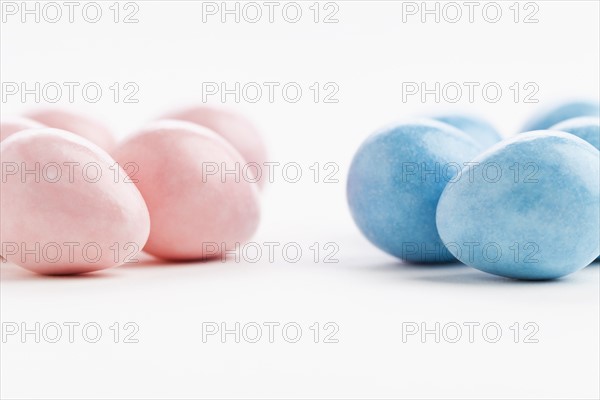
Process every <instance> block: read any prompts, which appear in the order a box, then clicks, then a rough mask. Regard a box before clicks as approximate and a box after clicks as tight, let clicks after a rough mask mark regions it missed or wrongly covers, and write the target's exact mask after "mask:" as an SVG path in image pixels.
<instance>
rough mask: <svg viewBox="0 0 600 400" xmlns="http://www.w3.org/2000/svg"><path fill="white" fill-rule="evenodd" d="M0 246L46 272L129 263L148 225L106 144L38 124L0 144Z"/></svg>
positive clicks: (10, 257)
mask: <svg viewBox="0 0 600 400" xmlns="http://www.w3.org/2000/svg"><path fill="white" fill-rule="evenodd" d="M0 156H1V158H2V180H1V181H0V193H1V195H0V216H1V220H0V237H1V243H0V248H1V249H2V250H1V252H2V255H3V256H4V258H6V259H8V260H9V261H11V262H13V263H15V264H17V265H20V266H22V267H24V268H26V269H28V270H30V271H33V272H36V273H39V274H45V275H65V274H81V273H86V272H92V271H96V270H101V269H105V268H109V267H113V266H115V265H119V264H121V263H124V262H134V260H135V255H136V254H137V253H138V252H139V251H141V249H142V247H143V246H144V244H145V243H146V240H147V238H148V234H149V231H150V218H149V215H148V209H147V208H146V204H145V203H144V200H143V199H142V196H141V194H140V192H139V191H138V190H137V188H136V186H135V185H134V184H133V183H131V182H129V179H128V177H127V175H126V174H125V172H124V171H123V170H122V169H121V168H120V167H119V166H118V164H117V163H116V161H114V160H113V159H112V158H111V157H110V156H109V155H108V154H107V153H106V152H105V151H104V150H102V149H101V148H100V147H98V146H96V145H95V144H93V143H91V142H90V141H88V140H86V139H83V138H81V137H79V136H77V135H74V134H72V133H70V132H65V131H62V130H58V129H51V128H39V129H29V130H26V131H22V132H18V133H16V134H14V135H12V136H10V137H9V138H8V139H6V140H4V141H2V143H0Z"/></svg>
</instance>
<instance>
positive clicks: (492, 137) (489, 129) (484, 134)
mask: <svg viewBox="0 0 600 400" xmlns="http://www.w3.org/2000/svg"><path fill="white" fill-rule="evenodd" d="M434 119H435V120H437V121H441V122H444V123H446V124H449V125H452V126H453V127H455V128H458V129H460V130H461V131H463V132H465V133H466V134H467V135H469V136H471V137H472V138H473V140H475V141H476V142H479V143H481V144H482V145H483V146H484V147H485V148H488V147H490V146H493V145H494V144H496V143H498V142H499V141H501V140H502V136H500V134H499V133H498V131H497V130H496V129H495V128H494V127H493V126H492V125H490V124H489V123H487V122H486V121H484V120H482V119H480V118H476V117H472V116H466V115H443V116H439V117H435V118H434Z"/></svg>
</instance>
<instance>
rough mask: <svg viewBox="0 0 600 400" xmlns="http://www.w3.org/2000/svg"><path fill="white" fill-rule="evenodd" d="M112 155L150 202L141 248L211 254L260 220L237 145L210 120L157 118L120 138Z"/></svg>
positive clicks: (165, 253) (171, 255)
mask: <svg viewBox="0 0 600 400" xmlns="http://www.w3.org/2000/svg"><path fill="white" fill-rule="evenodd" d="M115 158H116V159H117V161H119V163H120V164H121V165H122V166H123V167H124V168H125V169H126V170H128V171H130V173H131V177H132V179H134V180H135V181H136V185H137V187H138V188H139V190H140V192H141V193H142V195H143V196H144V199H145V200H146V204H147V205H148V209H149V211H150V220H151V229H150V237H149V239H148V243H147V244H146V247H145V248H144V250H145V251H146V252H148V253H150V254H152V255H154V256H157V257H160V258H163V259H170V260H194V259H208V258H216V257H219V256H222V255H225V254H227V252H230V251H233V250H235V248H236V245H239V246H242V245H243V243H244V242H245V241H246V240H248V239H249V238H250V237H251V236H252V234H253V233H254V231H255V230H256V228H257V226H258V222H259V217H260V209H259V201H258V189H257V185H256V184H255V183H253V179H254V176H253V175H252V174H250V172H251V171H246V172H244V164H245V162H244V159H243V158H242V156H241V155H240V153H239V152H238V151H237V150H236V149H234V148H233V146H231V144H229V143H228V142H227V141H226V140H224V139H223V138H222V137H220V136H219V135H217V134H216V133H214V132H212V131H210V130H209V129H207V128H204V127H202V126H199V125H196V124H192V123H188V122H183V121H157V122H154V123H151V124H150V125H148V126H147V127H145V128H144V129H142V130H141V131H140V132H138V133H137V134H135V135H133V136H132V137H131V138H129V139H127V140H126V141H125V142H124V143H122V144H121V145H120V146H119V147H118V148H117V149H116V151H115ZM127 165H130V166H135V168H134V167H131V168H128V167H127ZM228 171H229V172H228ZM236 171H237V172H236ZM248 174H250V175H248Z"/></svg>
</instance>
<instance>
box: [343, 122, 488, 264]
mask: <svg viewBox="0 0 600 400" xmlns="http://www.w3.org/2000/svg"><path fill="white" fill-rule="evenodd" d="M480 150H481V146H480V145H479V144H477V143H476V142H474V141H473V139H471V138H470V137H469V136H468V135H466V134H465V133H463V132H461V131H459V130H457V129H455V128H453V127H451V126H450V125H447V124H444V123H441V122H438V121H434V120H428V119H423V120H414V121H406V122H402V123H399V124H396V125H393V126H391V127H388V128H385V129H382V130H381V131H379V132H376V133H375V134H373V135H372V136H370V137H369V138H368V139H367V140H366V141H365V142H364V143H363V144H362V145H361V147H360V148H359V149H358V151H357V152H356V155H355V156H354V159H353V160H352V164H351V167H350V172H349V175H348V186H347V196H348V203H349V206H350V211H351V213H352V217H353V218H354V221H355V222H356V224H357V225H358V227H359V229H360V230H361V231H362V233H363V234H364V235H365V236H366V237H367V239H369V240H370V241H371V242H372V243H373V244H374V245H375V246H377V247H379V248H380V249H382V250H383V251H385V252H387V253H389V254H391V255H393V256H395V257H398V258H400V259H403V260H408V261H411V262H418V263H421V262H447V261H452V260H454V257H453V256H452V255H451V254H450V253H449V252H448V250H447V249H446V248H445V247H444V246H443V244H442V241H441V240H440V238H439V236H438V233H437V230H436V226H435V210H436V207H437V202H438V199H439V196H440V194H441V193H442V190H443V189H444V186H445V185H446V183H447V182H448V179H451V178H452V176H453V174H454V173H456V172H457V171H458V170H459V169H460V168H461V167H462V163H463V162H468V161H469V160H471V159H472V158H474V157H475V156H476V155H477V154H478V153H479V152H480ZM428 171H433V172H432V173H429V172H428Z"/></svg>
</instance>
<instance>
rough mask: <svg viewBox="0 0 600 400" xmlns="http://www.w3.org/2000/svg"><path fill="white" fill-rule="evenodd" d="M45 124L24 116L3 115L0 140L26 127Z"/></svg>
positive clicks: (30, 127) (0, 120) (36, 126)
mask: <svg viewBox="0 0 600 400" xmlns="http://www.w3.org/2000/svg"><path fill="white" fill-rule="evenodd" d="M43 127H44V125H42V124H40V123H39V122H37V121H34V120H32V119H29V118H24V117H16V116H13V117H2V119H0V142H1V141H3V140H4V139H6V138H7V137H9V136H10V135H12V134H13V133H17V132H20V131H23V130H25V129H33V128H43Z"/></svg>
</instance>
